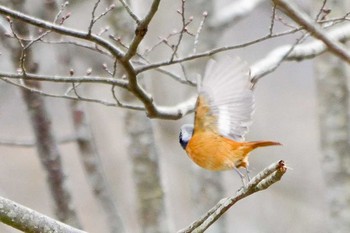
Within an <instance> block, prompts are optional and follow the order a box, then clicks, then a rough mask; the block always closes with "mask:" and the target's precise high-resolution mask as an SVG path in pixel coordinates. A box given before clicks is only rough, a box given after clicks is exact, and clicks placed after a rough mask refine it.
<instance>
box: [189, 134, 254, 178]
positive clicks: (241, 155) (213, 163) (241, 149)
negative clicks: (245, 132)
mask: <svg viewBox="0 0 350 233" xmlns="http://www.w3.org/2000/svg"><path fill="white" fill-rule="evenodd" d="M252 149H253V148H249V146H246V145H245V144H244V143H242V142H236V141H233V140H231V139H228V138H225V137H222V136H220V135H217V134H215V133H213V132H210V131H209V132H205V131H204V132H198V133H194V135H193V136H192V138H191V140H190V141H189V143H188V144H187V146H186V152H187V154H188V155H189V157H190V158H191V159H192V160H193V161H194V162H195V163H196V164H198V165H199V166H201V167H203V168H205V169H209V170H216V171H219V170H228V169H232V168H233V167H237V168H238V167H241V166H243V167H246V166H247V165H248V160H247V159H248V158H247V157H248V154H249V152H250V151H251V150H252Z"/></svg>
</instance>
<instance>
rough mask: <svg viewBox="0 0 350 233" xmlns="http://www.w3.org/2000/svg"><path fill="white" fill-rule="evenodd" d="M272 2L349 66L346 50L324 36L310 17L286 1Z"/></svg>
mask: <svg viewBox="0 0 350 233" xmlns="http://www.w3.org/2000/svg"><path fill="white" fill-rule="evenodd" d="M274 2H275V3H276V4H277V5H278V6H279V7H281V8H282V9H283V10H285V13H286V14H287V15H288V16H289V17H291V18H292V19H293V20H294V21H295V22H297V23H298V24H300V25H301V26H303V27H304V28H305V29H306V30H307V31H309V32H310V33H311V35H312V36H314V37H316V38H317V39H319V40H322V41H323V43H325V44H326V45H327V47H328V49H329V51H330V52H331V53H333V54H334V55H336V56H338V57H339V58H341V59H343V60H344V61H346V62H347V63H349V64H350V53H348V51H347V49H346V48H345V47H344V46H343V45H342V44H340V43H339V42H338V41H336V40H334V39H333V38H330V37H329V36H328V35H326V33H325V31H324V30H323V29H322V28H321V27H320V26H319V25H317V24H315V23H314V22H313V21H312V20H311V19H310V17H309V16H307V15H306V14H305V13H303V12H302V11H301V10H300V9H299V8H298V7H297V6H296V5H295V4H293V3H292V2H290V1H286V0H274Z"/></svg>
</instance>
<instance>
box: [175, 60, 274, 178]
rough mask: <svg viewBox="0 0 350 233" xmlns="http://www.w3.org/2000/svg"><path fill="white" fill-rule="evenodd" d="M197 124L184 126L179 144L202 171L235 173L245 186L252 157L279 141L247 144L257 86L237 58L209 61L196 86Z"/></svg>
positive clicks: (248, 142)
mask: <svg viewBox="0 0 350 233" xmlns="http://www.w3.org/2000/svg"><path fill="white" fill-rule="evenodd" d="M197 86H198V97H197V102H196V105H195V117H194V124H184V125H183V126H182V127H181V129H180V134H179V142H180V144H181V146H182V148H183V149H184V150H185V151H186V153H187V155H188V156H189V157H190V158H191V159H192V160H193V162H195V163H196V164H197V165H199V166H200V167H202V168H204V169H207V170H212V171H224V170H235V171H236V172H237V173H238V175H239V176H240V178H241V179H242V182H243V185H244V184H245V182H244V178H245V177H246V176H245V175H243V173H241V172H240V170H239V169H240V168H244V169H245V170H246V175H247V178H248V179H250V178H249V174H248V166H249V161H248V156H249V153H250V152H251V151H252V150H254V149H256V148H258V147H265V146H277V145H281V143H279V142H276V141H245V135H246V133H247V132H248V129H249V126H250V125H251V124H252V115H253V113H254V111H255V98H254V93H253V89H254V85H253V82H252V78H251V75H250V69H249V66H248V64H247V63H246V62H245V61H243V60H242V59H240V58H238V57H229V56H227V57H224V58H221V59H217V60H214V59H210V60H209V61H208V63H207V65H206V68H205V73H204V78H203V80H199V81H198V82H197Z"/></svg>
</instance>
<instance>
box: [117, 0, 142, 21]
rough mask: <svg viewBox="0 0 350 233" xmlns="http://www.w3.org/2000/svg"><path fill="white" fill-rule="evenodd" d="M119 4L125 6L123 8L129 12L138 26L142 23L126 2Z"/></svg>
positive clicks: (121, 0) (120, 0)
mask: <svg viewBox="0 0 350 233" xmlns="http://www.w3.org/2000/svg"><path fill="white" fill-rule="evenodd" d="M119 2H120V3H121V4H122V5H123V7H124V8H125V10H126V12H128V14H129V15H130V17H131V18H132V19H133V20H134V21H135V22H136V24H139V23H140V19H139V18H138V17H137V15H135V14H134V12H133V11H132V10H131V9H130V7H129V5H128V4H127V3H126V2H125V1H124V0H119Z"/></svg>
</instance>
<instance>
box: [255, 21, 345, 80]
mask: <svg viewBox="0 0 350 233" xmlns="http://www.w3.org/2000/svg"><path fill="white" fill-rule="evenodd" d="M327 34H328V36H329V37H331V38H333V39H334V40H338V41H347V40H350V25H349V24H346V25H343V26H341V27H338V28H335V29H332V30H329V31H328V32H327ZM290 48H291V45H284V46H281V47H278V48H276V49H274V50H272V51H271V52H270V53H269V54H268V55H267V56H265V57H264V58H263V59H261V60H260V61H258V62H256V63H255V64H254V65H253V66H252V67H251V75H252V77H253V79H259V78H261V77H263V76H264V75H267V74H268V73H270V71H271V70H272V67H275V66H276V64H278V63H279V62H280V61H281V60H283V59H285V60H287V61H300V60H303V59H310V58H314V57H315V56H317V55H319V54H321V53H323V52H325V51H326V49H327V47H326V45H325V44H324V43H322V42H321V41H319V40H314V41H311V42H308V43H305V44H303V45H297V46H295V47H294V49H293V51H292V52H290V53H289V54H288V56H287V57H285V58H284V56H285V54H287V52H288V51H289V50H290Z"/></svg>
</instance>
